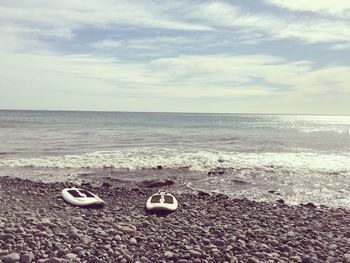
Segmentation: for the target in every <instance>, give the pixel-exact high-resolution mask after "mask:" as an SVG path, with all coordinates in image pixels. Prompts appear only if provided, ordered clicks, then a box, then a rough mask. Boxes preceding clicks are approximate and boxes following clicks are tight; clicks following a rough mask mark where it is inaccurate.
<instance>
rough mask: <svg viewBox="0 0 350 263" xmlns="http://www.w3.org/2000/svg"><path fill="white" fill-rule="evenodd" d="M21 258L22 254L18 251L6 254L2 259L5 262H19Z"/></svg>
mask: <svg viewBox="0 0 350 263" xmlns="http://www.w3.org/2000/svg"><path fill="white" fill-rule="evenodd" d="M20 259H21V256H20V255H19V254H18V253H12V254H8V255H6V256H4V257H3V258H2V260H3V261H4V262H5V263H14V262H18V261H20Z"/></svg>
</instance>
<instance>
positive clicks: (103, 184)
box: [101, 182, 112, 188]
mask: <svg viewBox="0 0 350 263" xmlns="http://www.w3.org/2000/svg"><path fill="white" fill-rule="evenodd" d="M111 186H112V185H111V184H110V183H107V182H103V183H102V185H101V187H102V188H109V187H111Z"/></svg>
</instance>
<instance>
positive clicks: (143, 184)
mask: <svg viewBox="0 0 350 263" xmlns="http://www.w3.org/2000/svg"><path fill="white" fill-rule="evenodd" d="M173 184H175V181H173V180H171V179H165V180H160V181H156V180H143V181H142V182H141V183H139V184H138V186H140V187H145V188H155V187H164V186H170V185H173Z"/></svg>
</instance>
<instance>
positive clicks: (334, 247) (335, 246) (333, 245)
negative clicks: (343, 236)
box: [328, 244, 338, 250]
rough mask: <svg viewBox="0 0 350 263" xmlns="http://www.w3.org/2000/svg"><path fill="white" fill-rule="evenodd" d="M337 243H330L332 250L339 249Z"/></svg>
mask: <svg viewBox="0 0 350 263" xmlns="http://www.w3.org/2000/svg"><path fill="white" fill-rule="evenodd" d="M337 247H338V246H337V244H330V245H329V246H328V248H329V249H330V250H336V249H337Z"/></svg>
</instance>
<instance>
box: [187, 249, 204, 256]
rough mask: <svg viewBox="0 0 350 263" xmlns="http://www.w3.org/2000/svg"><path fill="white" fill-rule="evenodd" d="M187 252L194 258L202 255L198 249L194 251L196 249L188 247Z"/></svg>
mask: <svg viewBox="0 0 350 263" xmlns="http://www.w3.org/2000/svg"><path fill="white" fill-rule="evenodd" d="M188 253H190V255H191V256H192V257H194V258H200V257H202V253H201V252H199V251H196V250H192V249H190V250H189V251H188Z"/></svg>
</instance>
